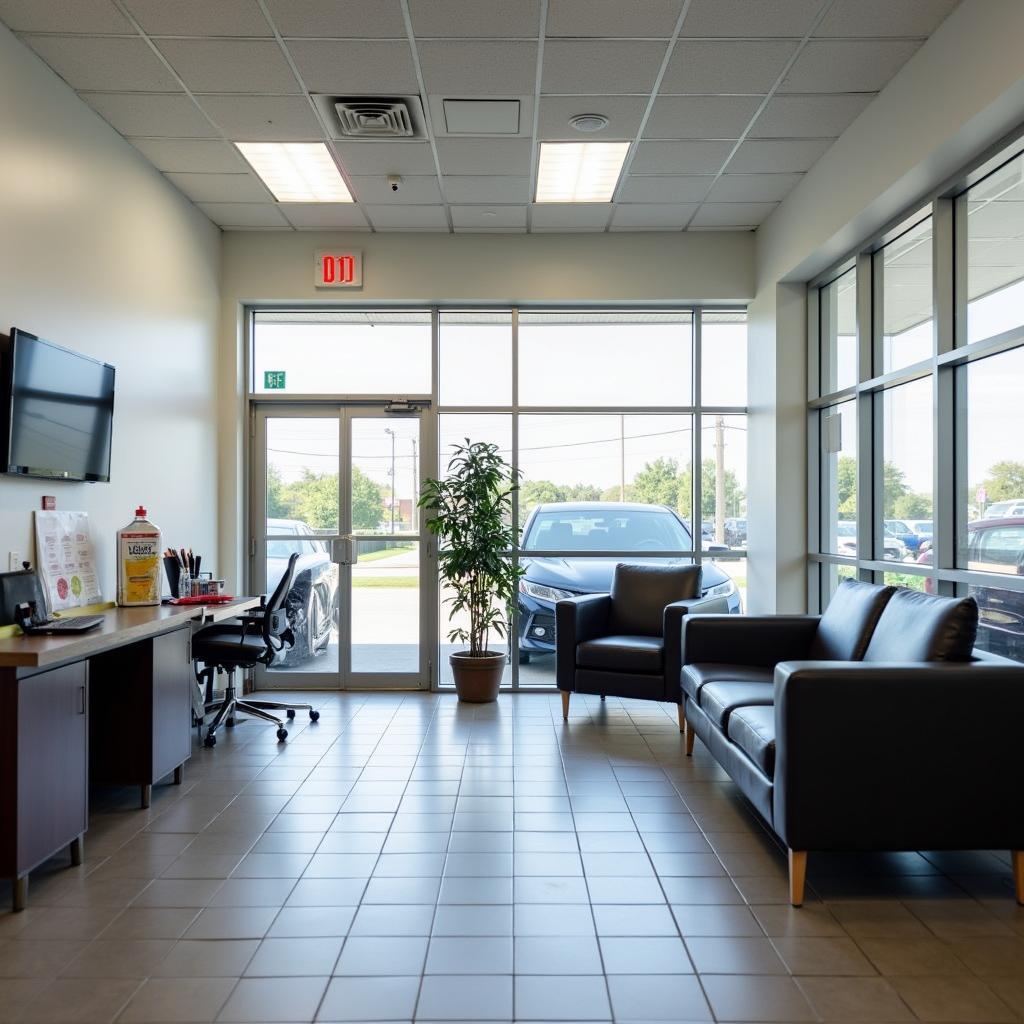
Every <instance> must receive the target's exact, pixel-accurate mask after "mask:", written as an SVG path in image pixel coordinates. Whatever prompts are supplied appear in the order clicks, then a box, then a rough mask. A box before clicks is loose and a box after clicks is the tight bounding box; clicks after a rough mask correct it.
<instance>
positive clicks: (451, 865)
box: [0, 694, 1024, 1024]
mask: <svg viewBox="0 0 1024 1024" xmlns="http://www.w3.org/2000/svg"><path fill="white" fill-rule="evenodd" d="M319 703H320V706H321V708H322V715H321V719H320V722H319V723H318V724H316V725H310V724H309V723H308V722H303V721H302V719H297V720H296V725H295V727H294V728H293V729H292V734H291V738H290V739H289V741H288V743H287V744H284V745H278V744H277V742H276V740H275V738H274V735H273V730H268V729H265V728H263V726H262V725H260V724H257V723H256V722H254V721H249V722H246V723H244V724H242V725H240V726H238V727H237V728H236V729H235V730H234V731H233V732H228V733H225V734H224V735H223V737H222V738H221V740H220V742H219V743H218V745H217V747H216V748H215V749H214V750H206V749H204V748H203V747H201V746H197V747H196V748H195V750H194V753H193V757H192V760H191V761H190V762H189V764H188V766H187V769H186V774H185V782H184V784H183V785H182V786H171V785H166V786H161V787H158V789H157V790H156V791H155V793H154V800H153V807H152V808H151V809H150V810H148V811H140V810H138V809H136V806H135V799H136V794H135V793H133V792H131V791H128V790H123V791H122V790H117V791H111V790H106V791H100V792H97V793H94V794H93V813H92V818H91V824H90V829H89V833H88V837H87V840H86V847H85V849H86V858H85V863H84V864H83V865H82V867H80V868H69V867H67V863H66V860H55V861H54V862H52V863H51V864H48V865H46V866H45V867H44V868H42V869H40V870H39V871H37V872H35V873H34V875H33V877H32V881H31V886H30V906H29V908H28V910H26V911H25V912H24V913H21V914H11V913H9V912H8V911H6V910H3V911H0V1020H2V1021H20V1022H24V1021H33V1022H39V1024H43V1022H55V1021H68V1022H71V1021H114V1020H117V1021H125V1022H129V1021H131V1022H142V1021H146V1022H178V1021H193V1022H203V1021H236V1022H258V1021H267V1022H281V1024H283V1022H293V1021H314V1020H316V1021H354V1022H358V1021H412V1020H417V1021H512V1020H517V1021H607V1020H613V1019H614V1020H616V1021H707V1020H718V1021H760V1022H767V1021H779V1022H797V1021H813V1020H825V1021H882V1022H899V1021H913V1020H918V1019H920V1020H925V1021H947V1022H962V1024H968V1022H998V1021H1016V1020H1019V1019H1022V1018H1024V911H1022V910H1021V909H1020V908H1018V907H1017V906H1016V904H1015V903H1014V901H1013V899H1012V889H1011V884H1010V874H1009V865H1008V858H1007V855H1006V853H1005V852H1002V851H1000V852H997V853H987V852H975V853H928V852H922V853H901V854H892V855H878V856H854V855H842V856H824V855H820V856H817V857H812V861H811V868H810V885H811V893H810V899H809V900H808V903H807V905H806V906H805V907H803V908H802V909H800V910H794V909H792V908H791V907H789V906H788V905H787V903H786V882H785V861H784V857H783V856H782V853H781V852H780V850H779V849H778V847H777V846H776V844H775V843H774V842H773V840H772V839H771V838H770V836H769V835H768V834H767V833H766V832H765V830H764V829H763V827H762V826H761V825H760V824H759V823H758V821H757V819H756V818H755V816H754V815H753V814H752V812H751V811H750V810H749V808H748V807H747V805H746V804H745V803H744V802H743V800H742V798H741V797H739V795H738V794H737V792H736V790H735V788H734V787H733V786H732V784H731V783H730V782H729V780H728V779H727V777H726V776H725V775H724V774H723V773H722V771H721V770H720V769H719V768H718V766H717V765H716V764H715V762H714V761H713V760H712V759H711V758H710V756H709V755H708V753H707V752H706V751H705V750H704V749H703V748H702V747H701V745H700V744H699V743H698V745H697V750H696V754H695V756H694V757H693V758H692V759H687V758H685V757H684V756H683V752H682V746H681V738H680V736H679V733H678V731H677V728H676V723H675V709H674V708H670V707H661V706H659V705H655V704H650V703H630V702H623V701H618V700H611V699H609V700H608V702H607V703H606V704H604V705H602V704H601V703H600V702H599V701H598V700H597V699H592V700H591V699H588V698H579V697H577V698H576V699H574V700H573V704H572V717H571V720H570V722H569V724H568V725H564V724H563V723H562V721H561V715H560V702H559V699H558V697H557V696H555V695H549V694H523V695H519V696H514V697H513V696H506V695H503V696H502V697H501V699H500V701H499V702H498V703H497V704H494V705H483V706H475V707H474V706H471V705H461V706H460V705H459V704H458V703H457V702H456V700H455V699H454V697H451V696H447V695H445V696H438V695H429V694H411V695H401V694H344V695H341V694H330V695H324V696H322V697H321V698H320V699H319ZM0 898H2V899H3V900H4V901H5V905H6V904H8V903H9V898H10V892H9V889H7V888H4V887H2V886H0Z"/></svg>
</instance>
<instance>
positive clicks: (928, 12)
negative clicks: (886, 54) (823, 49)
mask: <svg viewBox="0 0 1024 1024" xmlns="http://www.w3.org/2000/svg"><path fill="white" fill-rule="evenodd" d="M957 3H959V0H900V2H899V3H893V2H892V0H836V3H835V4H834V5H833V6H832V7H831V8H830V9H829V12H828V14H826V15H825V17H824V18H823V19H822V22H821V24H820V25H819V26H818V28H817V30H816V31H815V33H814V34H815V35H816V36H872V37H877V36H930V35H931V34H932V32H934V31H935V29H937V28H938V27H939V25H940V24H941V22H942V21H943V20H944V19H945V17H946V16H947V15H948V14H949V13H950V12H951V11H952V10H953V8H954V7H956V5H957Z"/></svg>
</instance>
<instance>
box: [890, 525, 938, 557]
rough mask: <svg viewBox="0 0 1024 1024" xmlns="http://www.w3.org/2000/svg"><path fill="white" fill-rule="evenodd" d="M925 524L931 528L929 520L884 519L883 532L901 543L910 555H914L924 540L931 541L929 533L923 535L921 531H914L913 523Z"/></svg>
mask: <svg viewBox="0 0 1024 1024" xmlns="http://www.w3.org/2000/svg"><path fill="white" fill-rule="evenodd" d="M924 522H927V523H928V526H929V527H930V526H931V521H930V520H923V519H911V520H907V519H886V521H885V532H886V533H887V534H888V535H889V536H890V537H895V538H896V539H897V540H900V541H902V542H903V544H904V545H905V546H906V549H907V551H908V552H910V554H912V555H916V554H917V552H918V549H919V548H920V547H921V545H922V544H923V543H924V542H925V541H926V540H931V533H930V532H928V533H925V532H923V531H919V530H915V529H914V523H924Z"/></svg>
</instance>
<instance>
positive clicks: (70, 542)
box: [35, 512, 101, 612]
mask: <svg viewBox="0 0 1024 1024" xmlns="http://www.w3.org/2000/svg"><path fill="white" fill-rule="evenodd" d="M35 515H36V571H37V572H38V574H39V579H40V582H41V583H42V585H43V587H44V588H45V591H46V600H47V604H48V607H49V610H50V611H51V612H59V611H62V610H64V609H65V608H80V607H82V606H83V605H88V604H96V603H97V602H98V601H99V600H100V596H101V595H100V579H99V575H98V574H97V572H96V555H95V552H94V551H93V546H92V535H91V533H90V531H89V513H88V512H36V514H35Z"/></svg>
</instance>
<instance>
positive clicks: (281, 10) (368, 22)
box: [266, 0, 405, 39]
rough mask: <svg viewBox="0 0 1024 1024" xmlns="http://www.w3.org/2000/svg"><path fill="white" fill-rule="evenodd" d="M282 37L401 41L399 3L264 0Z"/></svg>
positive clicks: (382, 0)
mask: <svg viewBox="0 0 1024 1024" xmlns="http://www.w3.org/2000/svg"><path fill="white" fill-rule="evenodd" d="M266 4H267V10H268V11H269V12H270V18H271V20H272V21H273V23H274V25H275V26H276V27H277V30H278V32H280V33H281V35H282V36H285V37H288V36H311V37H313V38H319V39H322V38H325V37H331V36H333V37H334V38H336V39H404V38H405V21H404V19H403V18H402V5H401V3H400V2H399V0H373V3H367V2H366V0H266Z"/></svg>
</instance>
